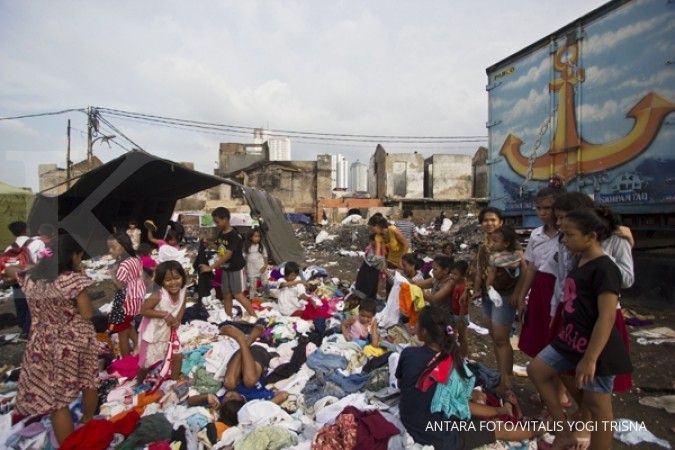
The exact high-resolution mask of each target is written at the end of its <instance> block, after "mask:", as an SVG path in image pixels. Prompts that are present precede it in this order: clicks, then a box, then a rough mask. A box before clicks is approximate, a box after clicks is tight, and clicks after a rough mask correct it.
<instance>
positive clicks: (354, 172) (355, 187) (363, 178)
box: [349, 161, 368, 192]
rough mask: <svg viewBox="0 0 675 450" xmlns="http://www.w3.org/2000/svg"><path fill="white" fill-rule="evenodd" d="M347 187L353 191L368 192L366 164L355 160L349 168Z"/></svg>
mask: <svg viewBox="0 0 675 450" xmlns="http://www.w3.org/2000/svg"><path fill="white" fill-rule="evenodd" d="M349 189H351V190H352V191H354V192H368V166H367V165H366V164H364V163H362V162H359V161H356V162H355V163H354V164H352V165H351V167H350V168H349Z"/></svg>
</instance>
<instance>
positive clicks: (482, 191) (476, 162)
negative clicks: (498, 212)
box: [471, 147, 489, 198]
mask: <svg viewBox="0 0 675 450" xmlns="http://www.w3.org/2000/svg"><path fill="white" fill-rule="evenodd" d="M487 155H488V151H487V149H486V148H485V147H478V150H476V154H475V155H474V156H473V159H472V162H471V166H472V176H473V187H472V194H471V195H472V196H473V197H474V198H487V197H488V195H489V193H488V169H487Z"/></svg>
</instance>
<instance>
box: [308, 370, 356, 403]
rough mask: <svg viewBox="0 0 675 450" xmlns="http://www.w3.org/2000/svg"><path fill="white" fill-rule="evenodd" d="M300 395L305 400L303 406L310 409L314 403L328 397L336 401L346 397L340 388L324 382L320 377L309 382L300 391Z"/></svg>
mask: <svg viewBox="0 0 675 450" xmlns="http://www.w3.org/2000/svg"><path fill="white" fill-rule="evenodd" d="M302 394H303V396H304V398H305V405H307V406H308V407H310V408H311V407H312V406H314V403H316V402H318V401H319V400H321V399H322V398H324V397H328V396H329V395H330V396H333V397H335V398H338V399H339V398H342V397H346V396H347V393H346V392H345V391H343V390H342V388H341V387H340V386H338V385H337V384H335V383H333V382H331V381H325V380H324V379H323V377H322V376H316V377H314V378H312V379H311V380H309V381H308V382H307V383H306V384H305V387H304V388H303V389H302Z"/></svg>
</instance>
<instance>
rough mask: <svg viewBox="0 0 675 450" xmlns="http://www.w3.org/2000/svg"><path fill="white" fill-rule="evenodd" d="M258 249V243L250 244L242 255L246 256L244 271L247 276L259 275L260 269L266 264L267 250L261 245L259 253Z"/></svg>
mask: <svg viewBox="0 0 675 450" xmlns="http://www.w3.org/2000/svg"><path fill="white" fill-rule="evenodd" d="M259 249H260V244H251V246H250V247H249V249H248V252H247V253H246V254H245V255H244V257H245V258H246V273H247V274H248V276H249V278H251V277H259V276H260V269H262V268H263V267H265V265H266V264H267V250H266V249H265V247H263V248H262V253H261V252H260V250H259Z"/></svg>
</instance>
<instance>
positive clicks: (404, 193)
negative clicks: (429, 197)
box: [378, 153, 424, 198]
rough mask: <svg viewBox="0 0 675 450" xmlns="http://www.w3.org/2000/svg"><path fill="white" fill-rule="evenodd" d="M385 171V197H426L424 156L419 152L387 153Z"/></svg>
mask: <svg viewBox="0 0 675 450" xmlns="http://www.w3.org/2000/svg"><path fill="white" fill-rule="evenodd" d="M384 172H385V173H384V175H385V176H386V178H385V183H386V189H385V191H384V193H385V197H387V198H423V197H424V158H423V157H422V155H420V154H419V153H396V154H389V155H387V156H386V161H385V170H384ZM378 176H379V174H378Z"/></svg>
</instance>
